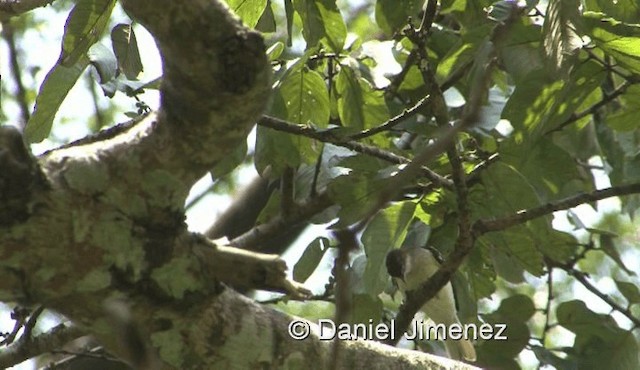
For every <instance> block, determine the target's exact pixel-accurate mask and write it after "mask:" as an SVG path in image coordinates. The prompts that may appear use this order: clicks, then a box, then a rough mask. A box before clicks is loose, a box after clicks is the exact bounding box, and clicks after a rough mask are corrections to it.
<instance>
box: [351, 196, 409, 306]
mask: <svg viewBox="0 0 640 370" xmlns="http://www.w3.org/2000/svg"><path fill="white" fill-rule="evenodd" d="M415 209H416V204H415V203H414V202H402V203H396V204H394V205H392V206H390V207H387V208H385V209H384V210H382V211H381V212H379V213H378V214H377V215H375V216H374V217H373V219H372V220H371V222H369V224H368V225H367V228H366V229H365V230H364V232H363V233H362V238H361V240H362V244H363V246H364V252H365V253H366V255H367V266H366V268H365V270H364V276H363V279H364V288H365V291H366V292H367V293H368V294H370V295H371V296H377V295H378V294H380V293H381V292H382V291H383V290H384V288H385V287H386V285H387V282H388V280H389V278H388V275H387V272H386V271H387V270H386V267H385V259H386V256H387V253H388V252H389V251H390V250H392V249H394V248H398V247H400V244H401V243H402V241H403V240H404V237H405V235H406V233H407V226H409V221H411V219H412V218H413V213H414V212H415Z"/></svg>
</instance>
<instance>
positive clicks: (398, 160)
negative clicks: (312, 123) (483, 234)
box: [258, 116, 453, 189]
mask: <svg viewBox="0 0 640 370" xmlns="http://www.w3.org/2000/svg"><path fill="white" fill-rule="evenodd" d="M258 124H259V125H260V126H264V127H269V128H272V129H274V130H278V131H282V132H288V133H290V134H295V135H301V136H306V137H309V138H312V139H315V140H318V141H322V142H325V143H331V144H334V145H337V146H341V147H344V148H347V149H351V150H353V151H354V152H358V153H362V154H366V155H369V156H372V157H376V158H380V159H382V160H385V161H387V162H390V163H395V164H406V163H410V162H412V161H411V160H410V159H409V158H406V157H403V156H401V155H397V154H394V153H391V152H389V151H386V150H382V149H379V148H376V147H373V146H369V145H365V144H362V143H359V142H357V141H353V140H345V139H343V138H339V137H337V136H335V135H334V134H333V133H332V132H331V131H322V132H320V131H316V130H315V129H313V128H312V127H309V126H305V125H295V124H292V123H290V122H287V121H284V120H281V119H279V118H275V117H271V116H262V118H260V120H259V121H258ZM420 167H421V171H422V175H423V176H424V177H426V178H427V179H429V180H430V181H431V182H434V183H436V184H438V186H441V187H444V188H447V189H451V188H452V186H453V183H452V182H451V180H448V179H446V178H444V177H443V176H441V175H439V174H438V173H436V172H434V171H432V170H431V169H429V168H427V167H426V166H420Z"/></svg>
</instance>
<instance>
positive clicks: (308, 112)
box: [274, 60, 330, 127]
mask: <svg viewBox="0 0 640 370" xmlns="http://www.w3.org/2000/svg"><path fill="white" fill-rule="evenodd" d="M274 94H279V95H280V98H281V99H282V103H283V104H284V106H283V107H280V108H282V109H283V112H277V113H279V114H278V116H279V117H280V118H282V119H285V120H287V121H290V122H292V123H298V124H303V125H307V124H313V125H315V126H318V127H326V126H327V124H328V123H329V114H330V108H329V94H328V92H327V87H326V85H325V83H324V80H323V79H322V76H321V75H320V74H319V73H318V72H316V71H314V70H311V69H309V68H308V67H307V66H306V65H305V61H304V60H301V61H300V62H299V63H298V64H297V65H296V66H294V67H292V68H291V70H289V71H288V73H287V74H285V76H284V77H283V78H282V80H281V81H280V83H279V84H278V85H277V86H276V89H275V91H274Z"/></svg>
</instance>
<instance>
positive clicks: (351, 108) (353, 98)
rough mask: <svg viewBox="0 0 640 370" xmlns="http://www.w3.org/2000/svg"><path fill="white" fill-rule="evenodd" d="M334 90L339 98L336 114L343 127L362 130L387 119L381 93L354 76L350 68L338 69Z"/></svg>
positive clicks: (387, 113) (386, 110)
mask: <svg viewBox="0 0 640 370" xmlns="http://www.w3.org/2000/svg"><path fill="white" fill-rule="evenodd" d="M336 89H337V91H338V94H339V96H340V97H339V99H338V113H339V115H340V120H341V122H342V124H343V125H344V126H346V127H349V128H352V129H355V130H362V129H365V128H371V127H374V126H377V125H380V124H381V123H383V122H385V121H386V120H387V119H388V118H389V110H388V109H387V105H386V103H385V101H384V95H383V93H382V92H381V91H377V90H374V89H373V87H372V86H371V85H370V84H369V83H368V82H367V81H365V80H364V79H363V78H360V77H358V76H356V73H355V72H354V71H353V70H352V69H351V68H349V67H347V66H343V67H342V69H340V72H339V73H338V79H337V83H336Z"/></svg>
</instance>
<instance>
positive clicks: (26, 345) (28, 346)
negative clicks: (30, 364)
mask: <svg viewBox="0 0 640 370" xmlns="http://www.w3.org/2000/svg"><path fill="white" fill-rule="evenodd" d="M86 334H87V333H86V332H85V331H83V330H82V329H80V328H78V327H76V326H69V325H66V324H60V325H58V326H56V327H55V328H53V329H51V330H50V331H48V332H46V333H44V334H40V335H38V336H36V337H30V338H27V337H24V336H23V337H22V338H20V340H18V341H17V342H15V343H14V344H13V345H11V346H9V347H8V348H6V349H3V350H2V351H0V368H2V369H6V368H9V367H11V366H15V365H17V364H19V363H21V362H23V361H26V360H28V359H30V358H33V357H36V356H39V355H41V354H43V353H47V352H51V351H53V350H56V349H59V348H61V347H62V346H63V345H65V344H67V343H68V342H70V341H72V340H74V339H76V338H79V337H82V336H84V335H86Z"/></svg>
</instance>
